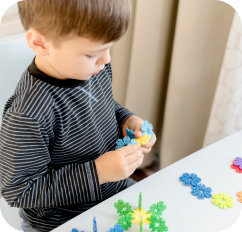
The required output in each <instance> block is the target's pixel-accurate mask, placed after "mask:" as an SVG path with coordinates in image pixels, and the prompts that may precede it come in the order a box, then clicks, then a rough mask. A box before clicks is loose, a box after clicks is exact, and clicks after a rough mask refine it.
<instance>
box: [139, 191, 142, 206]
mask: <svg viewBox="0 0 242 232" xmlns="http://www.w3.org/2000/svg"><path fill="white" fill-rule="evenodd" d="M141 209H142V192H140V193H139V210H140V211H141Z"/></svg>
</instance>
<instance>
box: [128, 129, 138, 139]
mask: <svg viewBox="0 0 242 232" xmlns="http://www.w3.org/2000/svg"><path fill="white" fill-rule="evenodd" d="M126 133H127V136H128V137H129V138H131V139H137V137H136V136H135V135H134V132H133V131H132V130H129V129H128V128H126Z"/></svg>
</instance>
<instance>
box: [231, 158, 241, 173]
mask: <svg viewBox="0 0 242 232" xmlns="http://www.w3.org/2000/svg"><path fill="white" fill-rule="evenodd" d="M234 162H235V160H234V161H233V164H231V168H233V169H235V170H236V172H237V173H242V169H240V168H239V166H236V165H234Z"/></svg>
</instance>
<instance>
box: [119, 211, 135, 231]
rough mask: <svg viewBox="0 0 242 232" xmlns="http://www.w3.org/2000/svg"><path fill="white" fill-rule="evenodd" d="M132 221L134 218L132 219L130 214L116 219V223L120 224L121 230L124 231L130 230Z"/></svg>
mask: <svg viewBox="0 0 242 232" xmlns="http://www.w3.org/2000/svg"><path fill="white" fill-rule="evenodd" d="M133 219H134V218H133V217H132V214H131V213H128V214H126V215H123V216H122V217H120V218H119V219H118V223H119V224H120V226H121V227H122V228H124V229H125V230H128V229H129V228H131V221H132V220H133Z"/></svg>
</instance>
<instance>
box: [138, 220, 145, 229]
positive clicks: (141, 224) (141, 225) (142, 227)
mask: <svg viewBox="0 0 242 232" xmlns="http://www.w3.org/2000/svg"><path fill="white" fill-rule="evenodd" d="M139 232H144V224H143V218H141V222H140V230H139Z"/></svg>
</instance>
